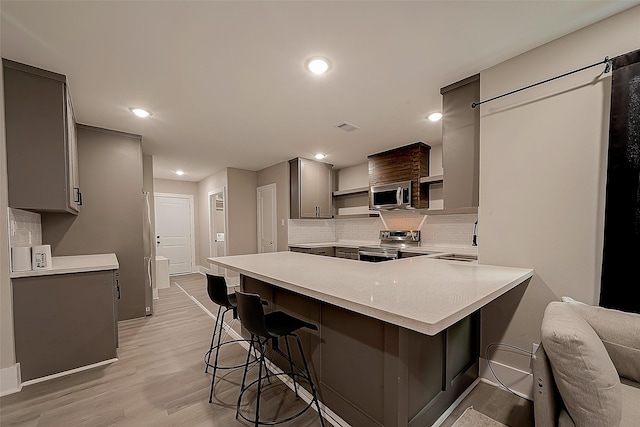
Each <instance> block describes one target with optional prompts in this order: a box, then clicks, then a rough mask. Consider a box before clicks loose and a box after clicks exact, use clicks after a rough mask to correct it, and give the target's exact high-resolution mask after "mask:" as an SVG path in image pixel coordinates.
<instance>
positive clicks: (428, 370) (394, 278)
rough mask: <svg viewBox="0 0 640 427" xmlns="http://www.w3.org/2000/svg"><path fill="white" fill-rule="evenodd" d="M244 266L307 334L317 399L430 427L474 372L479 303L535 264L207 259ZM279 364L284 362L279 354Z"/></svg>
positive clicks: (374, 422) (363, 420) (372, 422)
mask: <svg viewBox="0 0 640 427" xmlns="http://www.w3.org/2000/svg"><path fill="white" fill-rule="evenodd" d="M208 261H209V262H210V263H212V264H214V265H217V266H220V267H223V268H227V269H229V270H232V271H235V272H238V273H240V279H241V280H240V286H241V288H242V290H243V291H245V292H255V293H259V294H260V295H261V297H262V298H264V299H266V300H268V301H269V308H268V309H269V310H283V311H286V312H289V313H291V314H293V315H295V316H298V317H300V318H303V319H304V320H307V321H309V322H312V323H315V324H316V325H318V331H311V332H302V333H300V337H301V339H302V340H303V343H304V346H305V349H304V351H305V353H306V354H307V355H311V357H310V359H311V365H312V371H313V375H314V376H315V381H316V384H318V385H319V394H320V400H321V401H322V402H323V404H324V405H326V406H327V407H328V408H330V409H331V410H332V411H333V412H335V413H336V414H338V415H339V416H340V417H341V418H342V419H343V420H345V421H346V422H348V423H349V424H350V425H353V426H386V427H393V426H425V425H431V424H433V422H434V421H436V420H437V419H438V418H439V417H440V416H441V415H442V414H443V413H444V412H445V411H446V409H447V408H448V407H449V406H450V405H451V404H452V403H453V402H454V401H455V400H456V399H457V398H458V397H459V396H460V395H461V394H462V393H463V392H464V391H465V390H466V389H467V388H468V387H469V386H470V385H471V384H472V383H473V382H474V381H475V379H476V378H477V376H478V355H479V326H480V318H479V310H480V309H481V308H482V307H483V306H485V305H486V304H488V303H489V302H491V301H493V300H495V299H496V298H498V297H499V296H500V295H503V294H504V293H506V292H508V291H509V290H511V289H513V288H515V287H516V286H519V285H521V284H524V283H526V282H528V280H529V279H530V278H531V277H532V275H533V270H531V269H526V268H513V267H500V266H491V265H482V264H474V263H464V262H459V261H446V260H439V259H430V258H428V257H412V258H406V259H399V260H394V261H387V262H382V263H366V262H361V261H357V260H351V259H344V258H332V257H322V256H316V255H309V254H303V253H296V252H274V253H265V254H252V255H236V256H227V257H214V258H209V259H208ZM274 362H275V363H276V364H278V363H279V362H280V361H278V360H275V361H274Z"/></svg>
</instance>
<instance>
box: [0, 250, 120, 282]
mask: <svg viewBox="0 0 640 427" xmlns="http://www.w3.org/2000/svg"><path fill="white" fill-rule="evenodd" d="M51 262H52V267H51V268H49V269H45V270H27V271H14V272H12V273H11V274H10V275H9V277H10V278H11V279H19V278H21V277H36V276H51V275H54V274H68V273H83V272H89V271H103V270H117V269H118V268H120V265H119V264H118V258H117V257H116V254H114V253H110V254H92V255H71V256H57V257H51Z"/></svg>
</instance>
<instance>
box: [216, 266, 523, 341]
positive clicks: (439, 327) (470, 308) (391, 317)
mask: <svg viewBox="0 0 640 427" xmlns="http://www.w3.org/2000/svg"><path fill="white" fill-rule="evenodd" d="M314 256H317V255H314ZM207 261H208V262H210V263H211V264H215V265H218V266H220V267H224V268H228V269H230V270H233V271H236V272H238V273H240V274H244V275H245V276H248V277H251V278H254V279H257V280H262V281H264V282H266V283H269V284H273V285H275V286H279V287H281V288H283V289H287V290H290V291H294V292H296V293H298V294H300V295H303V296H308V297H311V298H314V299H317V300H319V301H321V302H325V303H329V304H333V305H335V306H337V307H340V308H344V309H347V310H351V311H354V312H356V313H359V314H363V315H366V316H369V317H373V318H374V319H378V320H381V321H383V322H387V323H391V324H394V325H396V326H401V327H404V328H407V329H411V330H413V331H417V332H420V333H423V334H426V335H431V336H433V335H437V334H438V333H440V332H442V331H443V330H445V329H447V328H448V327H450V326H452V325H453V324H455V323H456V322H458V321H460V320H462V319H464V318H465V317H467V316H468V315H470V314H472V313H473V312H475V311H477V310H479V309H480V308H482V307H484V306H485V305H487V304H488V303H489V302H491V301H493V300H495V299H496V298H498V297H499V296H501V295H503V294H505V293H506V292H508V291H510V290H511V289H513V288H515V287H516V286H518V285H519V284H521V283H523V282H524V281H526V280H528V279H529V278H531V277H532V276H533V270H528V271H527V272H526V273H524V274H522V275H521V276H520V277H518V278H516V279H514V280H512V281H511V282H509V283H508V284H506V285H504V286H503V287H501V288H500V289H498V290H496V291H495V292H492V293H491V294H488V295H486V296H484V297H483V298H480V299H478V300H477V301H475V302H473V303H471V304H469V305H467V306H466V307H463V308H461V309H460V310H458V311H456V312H454V313H452V314H450V315H449V316H447V317H445V318H444V319H442V320H440V321H438V322H435V323H427V322H424V321H420V320H417V319H414V318H411V317H406V316H403V315H402V314H400V313H394V312H389V311H386V310H382V309H380V308H376V307H371V306H368V305H364V304H360V303H357V302H355V301H351V300H346V299H344V298H338V297H335V296H333V295H328V294H325V293H323V292H319V291H317V290H313V289H309V288H306V287H301V286H297V285H295V284H293V283H289V282H284V281H282V280H279V279H276V278H273V277H268V276H264V275H261V274H257V273H255V272H252V271H249V270H246V269H243V268H241V267H237V266H230V265H228V264H225V263H224V262H219V261H216V260H215V259H214V258H207ZM346 261H349V260H346ZM358 262H362V261H358ZM453 262H455V261H453Z"/></svg>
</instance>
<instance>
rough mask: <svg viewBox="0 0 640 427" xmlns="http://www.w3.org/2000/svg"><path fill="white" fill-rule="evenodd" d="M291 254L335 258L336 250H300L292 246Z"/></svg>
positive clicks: (319, 248)
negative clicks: (297, 253)
mask: <svg viewBox="0 0 640 427" xmlns="http://www.w3.org/2000/svg"><path fill="white" fill-rule="evenodd" d="M289 249H290V250H291V252H300V253H303V254H311V255H322V256H335V250H334V247H333V246H322V247H318V248H300V247H296V246H290V247H289Z"/></svg>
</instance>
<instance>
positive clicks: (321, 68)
mask: <svg viewBox="0 0 640 427" xmlns="http://www.w3.org/2000/svg"><path fill="white" fill-rule="evenodd" d="M304 66H305V68H306V69H307V70H309V71H311V72H312V73H313V74H324V73H326V72H327V71H329V69H330V68H331V61H329V60H328V59H327V58H323V57H321V56H314V57H313V58H309V59H307V61H306V62H305V63H304Z"/></svg>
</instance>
